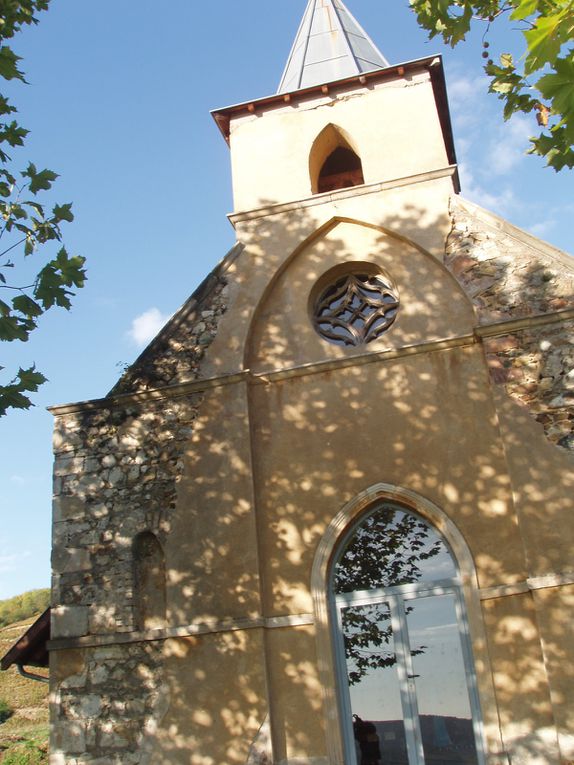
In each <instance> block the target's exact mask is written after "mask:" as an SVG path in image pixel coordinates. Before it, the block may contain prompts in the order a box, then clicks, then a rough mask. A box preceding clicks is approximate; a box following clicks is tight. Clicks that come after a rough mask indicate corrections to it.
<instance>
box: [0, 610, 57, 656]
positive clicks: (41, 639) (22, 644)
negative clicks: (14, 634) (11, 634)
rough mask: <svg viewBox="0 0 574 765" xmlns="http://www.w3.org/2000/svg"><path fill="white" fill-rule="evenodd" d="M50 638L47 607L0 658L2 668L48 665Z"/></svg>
mask: <svg viewBox="0 0 574 765" xmlns="http://www.w3.org/2000/svg"><path fill="white" fill-rule="evenodd" d="M49 639H50V609H49V608H47V609H46V610H45V611H44V613H43V614H42V615H41V616H39V617H38V618H37V619H36V621H35V622H34V623H33V624H31V625H30V626H29V627H28V629H27V630H26V632H25V633H24V634H23V635H22V637H20V638H19V639H18V640H17V641H16V642H15V643H14V645H13V646H12V648H10V650H9V651H8V652H7V653H5V654H4V656H3V657H2V658H1V659H0V669H2V670H5V669H10V667H11V666H12V665H13V664H15V665H16V666H19V667H25V666H27V667H48V649H47V642H48V640H49Z"/></svg>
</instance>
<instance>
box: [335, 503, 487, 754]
mask: <svg viewBox="0 0 574 765" xmlns="http://www.w3.org/2000/svg"><path fill="white" fill-rule="evenodd" d="M331 600H332V607H333V615H334V621H335V624H336V636H335V640H336V652H337V655H338V664H339V666H338V680H339V685H340V689H339V690H340V707H341V717H342V720H343V728H344V731H343V733H344V742H345V762H346V763H347V765H380V764H381V763H388V762H392V763H396V764H397V765H428V764H430V763H435V762H436V763H439V762H440V763H443V762H445V763H446V762H448V763H449V764H451V763H452V765H484V762H485V759H484V753H483V747H482V728H481V723H480V715H479V706H478V697H477V692H476V688H475V678H474V671H473V663H472V657H471V651H470V644H469V640H468V636H467V628H466V619H465V611H464V602H463V599H462V593H461V586H460V580H459V576H458V570H457V565H456V562H455V559H454V557H453V554H452V552H451V551H450V549H449V547H448V545H447V544H446V542H445V541H444V539H443V538H442V537H441V535H440V534H439V533H438V532H437V530H436V529H435V528H434V527H433V526H431V525H430V524H429V523H428V522H427V521H426V520H424V519H423V518H421V517H420V516H418V515H416V514H415V513H413V512H411V511H410V510H407V509H405V508H404V507H402V506H400V505H398V504H394V503H391V502H382V503H380V504H378V505H376V506H375V507H374V508H373V509H371V511H370V512H369V513H368V514H367V515H366V516H363V517H362V520H361V521H360V522H359V523H358V524H356V525H355V526H354V527H353V529H352V530H351V532H350V534H348V535H347V537H346V538H345V540H344V541H343V544H342V545H341V547H340V548H339V552H338V554H337V555H336V556H335V563H334V565H333V567H332V572H331Z"/></svg>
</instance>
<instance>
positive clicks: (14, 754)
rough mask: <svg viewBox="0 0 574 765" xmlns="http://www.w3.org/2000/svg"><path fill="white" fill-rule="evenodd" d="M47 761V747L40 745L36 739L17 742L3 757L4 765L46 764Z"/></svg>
mask: <svg viewBox="0 0 574 765" xmlns="http://www.w3.org/2000/svg"><path fill="white" fill-rule="evenodd" d="M47 762H48V752H47V748H46V747H45V746H38V744H37V743H36V742H35V741H26V742H24V743H22V744H17V745H16V746H15V747H13V748H11V749H10V751H9V752H7V753H6V754H5V755H4V757H3V759H2V765H46V764H47Z"/></svg>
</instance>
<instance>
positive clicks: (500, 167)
mask: <svg viewBox="0 0 574 765" xmlns="http://www.w3.org/2000/svg"><path fill="white" fill-rule="evenodd" d="M533 128H534V126H533V124H532V121H531V120H530V119H528V117H526V116H524V117H523V116H515V117H513V118H512V119H511V120H509V121H508V122H505V123H504V124H502V125H499V126H498V128H497V130H496V133H495V135H494V136H493V137H492V138H491V139H490V141H489V149H488V157H487V162H488V167H489V169H490V171H491V172H492V173H496V174H497V175H504V174H505V173H508V172H509V171H510V170H512V169H513V168H514V167H515V166H516V165H517V164H518V163H519V162H520V161H521V160H522V159H524V157H525V154H526V151H527V149H528V148H529V145H530V144H529V143H528V138H529V136H530V135H532V133H533Z"/></svg>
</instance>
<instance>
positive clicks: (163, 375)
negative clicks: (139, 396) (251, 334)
mask: <svg viewBox="0 0 574 765" xmlns="http://www.w3.org/2000/svg"><path fill="white" fill-rule="evenodd" d="M227 301H228V288H227V282H226V280H225V278H224V276H222V275H212V276H210V277H208V279H207V280H206V281H205V282H204V284H203V285H201V287H200V288H199V289H198V290H197V291H196V293H194V296H192V297H191V298H190V300H189V301H188V302H187V303H186V304H185V305H184V306H183V307H182V308H181V310H180V311H179V312H178V314H176V316H175V317H174V318H173V319H172V320H171V321H170V322H169V323H168V324H167V325H166V327H165V328H164V329H163V330H162V331H161V332H160V334H159V335H158V336H157V337H156V338H155V340H153V341H152V343H151V344H150V345H149V346H148V348H146V350H145V351H144V352H143V353H142V355H141V356H140V357H139V358H138V359H137V360H136V362H135V363H134V364H132V366H131V367H130V368H129V369H128V370H127V371H126V372H125V374H124V375H123V377H122V378H121V379H120V380H119V382H118V383H117V385H116V386H115V387H114V388H113V390H112V391H111V393H112V394H118V393H134V392H138V391H145V390H151V389H155V388H163V387H165V386H166V385H174V384H177V383H184V382H189V381H190V380H196V379H198V378H199V377H200V376H201V362H202V360H203V358H204V356H205V353H206V351H207V349H208V348H209V346H210V345H211V343H212V342H213V340H214V338H215V335H216V334H217V326H218V323H219V320H220V319H221V317H222V316H223V314H224V313H225V311H226V310H227Z"/></svg>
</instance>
